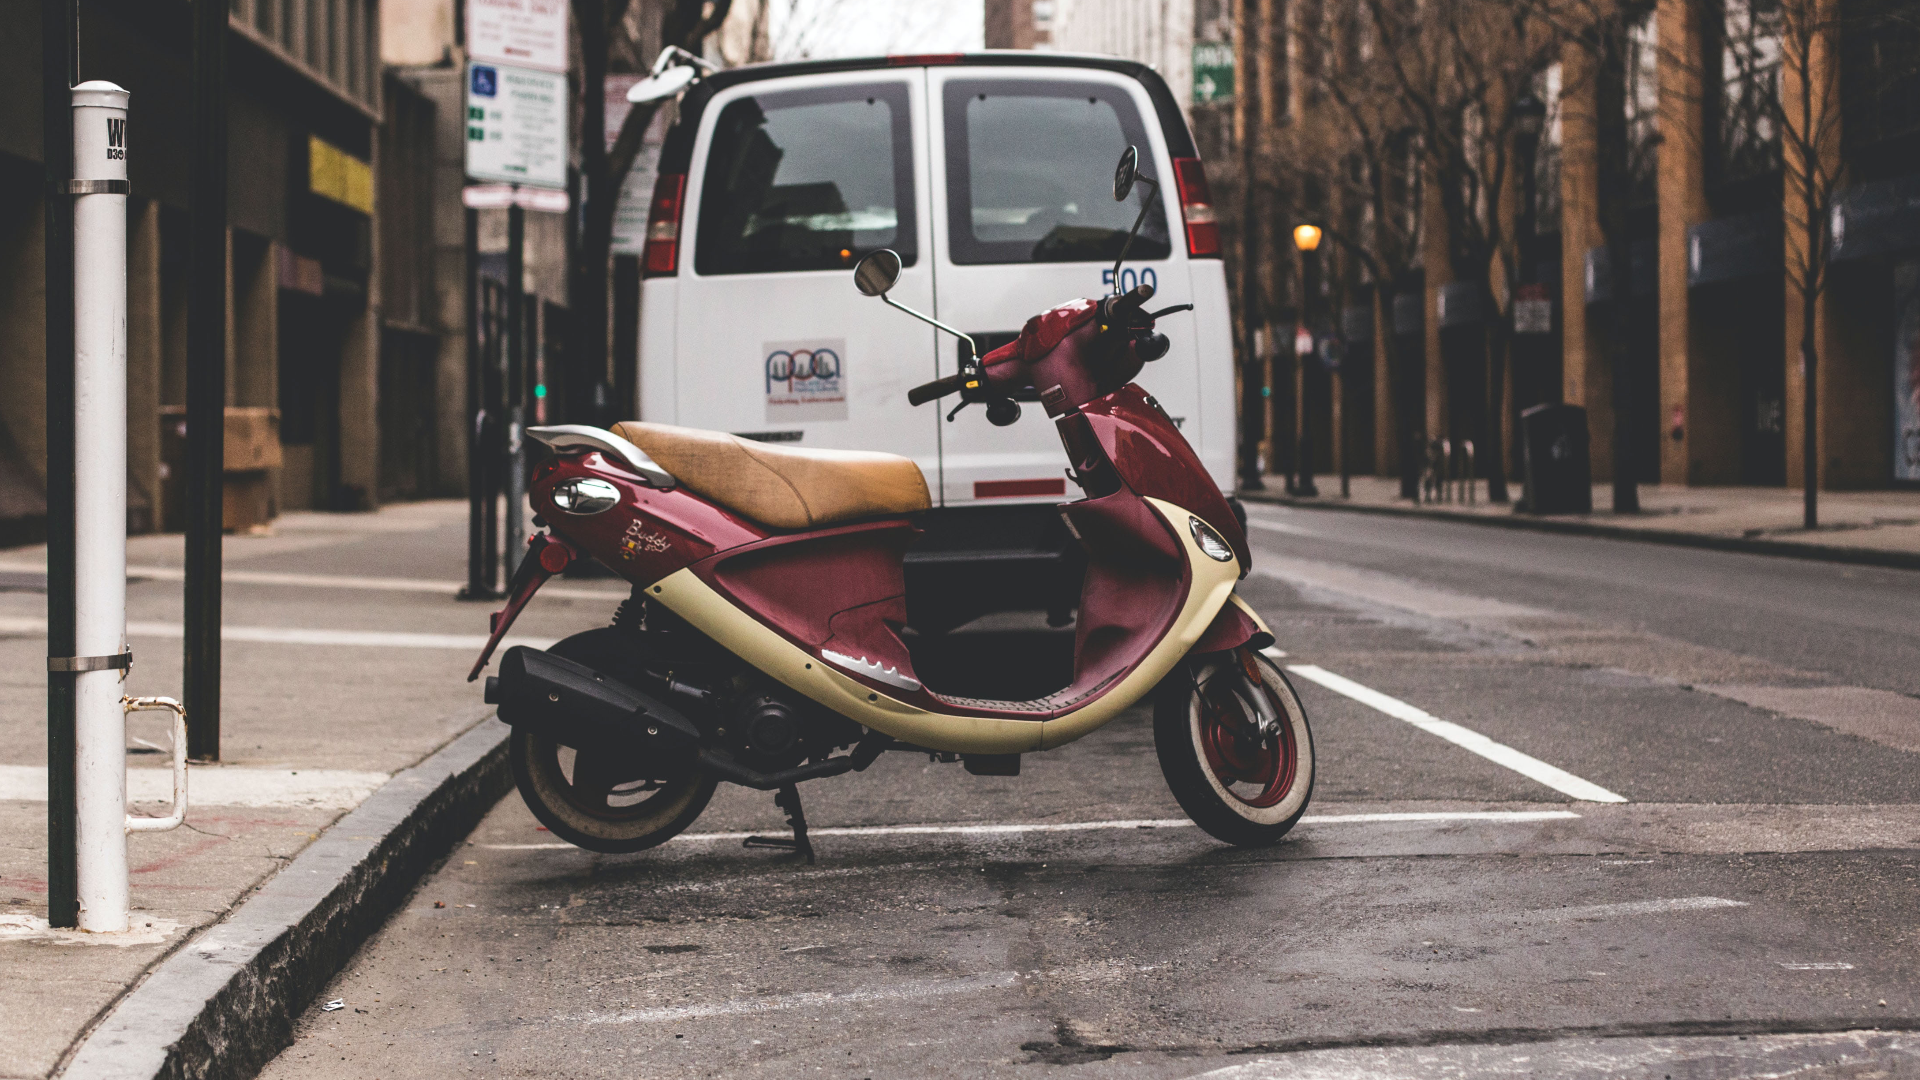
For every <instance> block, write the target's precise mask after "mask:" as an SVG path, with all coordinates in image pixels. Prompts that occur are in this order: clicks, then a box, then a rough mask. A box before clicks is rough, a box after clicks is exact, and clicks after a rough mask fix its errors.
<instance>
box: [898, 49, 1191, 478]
mask: <svg viewBox="0 0 1920 1080" xmlns="http://www.w3.org/2000/svg"><path fill="white" fill-rule="evenodd" d="M927 70H928V89H927V95H928V105H929V112H930V123H929V126H930V127H931V128H932V140H931V141H932V150H933V167H932V170H931V171H932V174H933V184H932V187H933V205H934V206H935V207H936V208H937V210H936V213H935V215H934V216H935V221H934V222H933V232H934V237H935V241H936V244H935V247H936V257H935V260H934V261H935V263H936V267H937V273H936V302H937V306H938V311H939V317H940V319H941V320H942V321H943V322H946V323H948V324H949V325H952V326H955V327H957V328H959V329H961V330H965V331H967V332H968V333H971V334H973V335H974V336H975V338H976V339H977V340H979V341H980V346H981V348H982V349H983V350H984V349H988V348H992V347H994V346H996V345H999V344H1002V343H1004V342H1006V341H1009V340H1011V339H1012V337H1013V335H1014V334H1016V333H1017V332H1018V331H1019V330H1020V328H1021V326H1023V325H1024V324H1025V323H1026V321H1027V319H1029V318H1030V317H1032V316H1034V315H1037V314H1039V313H1040V312H1042V311H1044V310H1046V309H1048V308H1050V307H1052V306H1054V305H1056V304H1060V303H1063V302H1065V301H1068V300H1072V299H1075V298H1077V297H1098V296H1102V295H1104V294H1105V293H1107V292H1108V291H1109V290H1110V289H1111V287H1112V282H1113V278H1112V269H1113V260H1114V259H1115V257H1117V256H1118V255H1119V254H1120V249H1121V246H1122V244H1123V243H1124V242H1125V238H1126V235H1127V230H1128V229H1129V228H1130V227H1131V226H1132V225H1133V221H1134V218H1135V217H1136V216H1137V215H1138V214H1139V213H1140V210H1141V208H1142V207H1143V206H1144V205H1146V200H1147V199H1148V198H1149V195H1150V188H1149V186H1148V185H1146V184H1137V185H1135V187H1134V190H1133V194H1132V195H1131V196H1130V197H1129V199H1128V201H1127V202H1125V203H1116V202H1114V201H1113V194H1112V190H1113V189H1112V183H1113V169H1114V164H1115V162H1117V161H1118V160H1119V159H1120V154H1121V151H1123V150H1125V149H1126V148H1127V147H1128V146H1129V145H1132V146H1137V147H1139V148H1140V175H1142V176H1144V177H1147V178H1149V179H1152V180H1155V181H1158V182H1160V183H1161V184H1162V185H1163V186H1162V190H1161V191H1160V194H1159V197H1158V200H1157V202H1156V203H1155V205H1154V208H1153V210H1152V211H1151V212H1150V213H1149V214H1148V215H1147V218H1146V222H1145V224H1144V225H1143V226H1142V228H1141V231H1140V235H1139V238H1138V239H1137V240H1135V241H1134V244H1133V248H1132V250H1131V251H1130V252H1129V254H1128V259H1127V263H1126V265H1125V267H1123V268H1122V271H1121V280H1120V284H1121V286H1122V287H1123V288H1131V287H1132V286H1133V285H1135V284H1137V283H1138V282H1141V281H1147V282H1151V283H1152V284H1153V285H1154V287H1155V289H1156V290H1157V291H1156V295H1155V299H1154V304H1153V306H1155V307H1160V306H1164V305H1169V304H1181V303H1187V302H1190V301H1191V300H1192V299H1193V297H1192V296H1191V295H1190V294H1191V293H1192V291H1193V287H1192V282H1191V280H1190V278H1189V275H1188V272H1187V261H1188V260H1187V251H1186V244H1185V243H1184V242H1179V241H1176V240H1174V239H1173V238H1176V237H1181V235H1182V234H1181V233H1180V232H1179V231H1178V230H1174V229H1171V228H1170V226H1171V224H1172V223H1173V221H1175V220H1177V219H1176V218H1174V217H1173V214H1175V213H1177V209H1176V208H1175V205H1174V204H1176V203H1177V202H1178V200H1179V196H1178V195H1177V194H1176V193H1175V191H1174V190H1173V183H1172V178H1173V170H1172V167H1171V165H1170V156H1169V154H1168V150H1167V145H1166V139H1165V137H1164V136H1163V134H1162V132H1161V130H1160V124H1159V122H1158V120H1157V118H1156V114H1155V112H1154V107H1153V102H1152V100H1151V98H1150V97H1149V96H1148V94H1147V92H1146V89H1145V88H1144V87H1142V86H1141V85H1140V83H1139V82H1138V81H1137V80H1135V79H1133V78H1131V77H1129V76H1127V75H1124V74H1121V73H1118V72H1111V71H1103V70H1099V69H1096V68H1087V67H1060V68H1045V67H1034V66H1022V67H1005V68H995V67H990V66H972V65H967V66H957V67H933V68H929V69H927ZM1160 329H1161V330H1162V332H1164V333H1166V334H1167V335H1168V337H1169V338H1171V339H1172V344H1173V348H1172V350H1171V351H1170V352H1169V354H1168V355H1167V357H1166V358H1165V359H1162V360H1159V361H1157V362H1155V363H1154V364H1153V365H1151V366H1149V367H1148V368H1147V369H1146V370H1145V371H1144V372H1143V373H1142V374H1141V376H1140V380H1139V381H1140V383H1141V385H1142V386H1144V387H1146V388H1147V390H1148V391H1149V392H1150V393H1152V394H1154V395H1155V396H1156V397H1157V398H1158V399H1159V401H1160V403H1161V405H1162V406H1163V407H1164V408H1165V409H1166V410H1167V412H1168V414H1169V415H1171V416H1173V417H1174V418H1175V419H1176V420H1177V421H1179V422H1181V423H1182V426H1183V427H1184V428H1185V429H1186V434H1187V437H1188V438H1189V439H1190V440H1193V441H1195V442H1196V443H1197V442H1198V439H1197V438H1196V435H1197V432H1196V431H1195V427H1196V425H1194V424H1193V423H1192V422H1191V421H1190V420H1189V418H1197V417H1198V415H1199V412H1198V394H1199V380H1198V377H1197V371H1198V368H1197V362H1196V340H1195V334H1194V322H1193V319H1192V318H1191V317H1189V316H1176V317H1172V318H1169V319H1167V320H1166V321H1165V322H1164V323H1162V324H1161V327H1160ZM957 363H958V354H957V351H956V349H955V348H954V346H953V344H952V343H951V342H946V341H943V342H941V345H940V355H939V368H940V373H941V374H943V375H945V374H950V373H952V372H953V371H954V370H955V366H956V365H957ZM1041 389H1044V388H1041ZM940 456H941V464H942V469H941V474H940V475H941V477H942V488H943V491H942V492H941V497H942V499H943V501H944V503H945V505H947V506H962V505H969V504H973V505H979V504H981V503H1001V502H1058V501H1060V500H1061V499H1063V498H1064V497H1065V496H1066V494H1067V492H1068V490H1069V489H1068V487H1067V482H1066V477H1065V474H1064V469H1063V464H1064V463H1063V462H1062V460H1061V454H1060V440H1059V437H1058V436H1057V435H1056V434H1055V432H1054V429H1053V425H1052V424H1050V423H1048V422H1047V420H1046V418H1045V415H1044V413H1043V412H1042V411H1041V409H1040V407H1039V405H1038V404H1037V403H1035V404H1029V405H1027V406H1026V407H1025V415H1024V416H1023V417H1022V419H1021V420H1020V422H1019V423H1017V424H1015V425H1013V426H1012V427H1008V428H996V427H993V426H992V425H991V424H989V423H988V422H987V419H986V416H985V410H983V409H978V408H974V409H967V410H965V411H963V412H962V413H961V414H960V416H959V417H958V418H957V419H956V420H955V422H953V423H951V424H942V425H941V448H940ZM1077 493H1078V492H1077V489H1075V494H1077Z"/></svg>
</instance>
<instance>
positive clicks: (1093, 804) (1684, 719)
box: [264, 507, 1920, 1080]
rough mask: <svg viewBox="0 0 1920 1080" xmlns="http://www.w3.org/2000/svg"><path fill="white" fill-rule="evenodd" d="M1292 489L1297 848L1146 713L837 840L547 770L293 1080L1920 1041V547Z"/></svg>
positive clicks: (1848, 1059)
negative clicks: (1304, 813)
mask: <svg viewBox="0 0 1920 1080" xmlns="http://www.w3.org/2000/svg"><path fill="white" fill-rule="evenodd" d="M1254 516H1255V519H1256V526H1257V527H1256V529H1255V534H1254V543H1255V547H1256V560H1255V561H1256V573H1255V574H1254V575H1253V576H1251V577H1249V578H1248V579H1247V580H1246V581H1245V582H1243V584H1242V593H1243V595H1244V596H1246V597H1247V598H1248V599H1249V600H1250V601H1251V602H1252V603H1254V604H1255V605H1256V606H1257V607H1258V608H1259V609H1260V610H1261V611H1262V612H1263V614H1264V615H1265V616H1266V618H1267V619H1268V620H1269V622H1270V623H1271V624H1272V625H1273V626H1274V628H1275V631H1276V633H1277V635H1278V636H1279V639H1280V641H1279V648H1281V649H1283V650H1285V651H1286V653H1287V654H1288V655H1287V657H1286V659H1285V660H1284V661H1283V662H1284V663H1286V664H1288V665H1292V666H1294V667H1296V668H1300V669H1305V670H1300V671H1296V673H1295V675H1294V679H1295V682H1296V684H1297V685H1298V686H1299V688H1300V691H1301V694H1302V696H1303V698H1304V699H1305V701H1306V704H1307V708H1308V711H1309V715H1310V716H1311V718H1312V722H1313V727H1314V733H1315V739H1316V743H1317V751H1318V761H1319V777H1318V782H1317V787H1316V793H1315V799H1314V803H1313V805H1312V806H1311V807H1310V809H1309V811H1308V813H1309V815H1310V816H1309V819H1308V820H1307V821H1306V822H1305V823H1303V824H1302V825H1301V826H1300V827H1299V828H1298V829H1297V830H1296V831H1295V833H1294V834H1293V836H1292V837H1291V838H1290V839H1289V840H1288V841H1287V842H1286V843H1284V844H1282V845H1280V846H1279V847H1277V848H1274V849H1270V850H1266V851H1257V852H1243V851H1236V850H1233V849H1229V848H1225V847H1223V846H1221V845H1218V844H1216V843H1213V842H1211V841H1210V840H1209V839H1208V838H1207V837H1205V836H1204V835H1203V834H1201V833H1199V832H1198V830H1196V829H1193V828H1191V827H1187V826H1185V825H1184V823H1183V821H1182V820H1181V815H1180V812H1179V810H1178V808H1177V807H1176V806H1175V805H1174V803H1173V801H1172V799H1171V797H1170V796H1169V795H1168V794H1167V792H1166V789H1165V784H1164V782H1163V780H1162V779H1161V777H1160V773H1159V769H1158V767H1157V765H1156V764H1155V761H1154V756H1153V749H1152V736H1151V730H1150V725H1149V722H1148V718H1147V716H1146V715H1145V714H1144V711H1143V710H1139V709H1136V710H1134V711H1133V712H1132V713H1129V714H1128V715H1126V716H1124V717H1123V718H1121V719H1120V720H1118V721H1116V722H1115V723H1113V724H1111V725H1109V726H1108V727H1107V728H1106V729H1104V730H1102V731H1100V732H1098V733H1096V734H1095V735H1093V736H1091V737H1089V738H1087V739H1085V740H1083V741H1082V742H1080V743H1077V744H1074V745H1071V746H1068V747H1065V748H1063V749H1061V750H1058V751H1054V752H1052V753H1049V754H1044V755H1030V756H1029V757H1028V759H1027V761H1026V767H1025V775H1023V776H1020V777H1018V778H987V777H974V776H969V775H967V774H966V773H964V772H962V771H961V770H960V768H959V766H957V765H941V764H932V763H929V762H927V761H926V760H925V759H924V758H916V757H912V756H909V755H905V754H892V755H888V757H887V758H886V759H883V760H882V761H881V762H880V763H879V764H878V765H876V766H875V767H874V768H873V769H872V770H870V771H868V772H867V773H864V774H859V775H850V776H845V777H840V778H835V779H830V780H825V781H820V782H816V783H813V784H809V785H807V786H805V787H804V788H803V789H802V791H803V794H804V795H805V797H806V801H807V808H808V815H809V818H810V820H811V821H812V822H813V824H814V826H815V828H816V830H817V831H816V844H817V846H818V847H819V849H820V861H819V864H818V865H817V866H813V867H805V866H798V865H795V864H794V863H793V862H792V861H791V860H789V859H786V858H783V857H781V856H779V855H778V854H776V853H770V852H767V851H764V850H745V849H743V848H742V847H741V846H740V843H739V839H738V834H739V833H740V832H742V831H745V830H750V829H763V830H769V831H777V830H778V828H779V827H780V818H779V816H778V814H777V812H776V811H775V810H774V808H773V806H772V805H771V802H770V800H769V799H768V797H767V796H765V795H762V794H759V793H754V792H747V791H743V790H740V789H732V788H723V789H722V792H721V794H720V795H719V796H718V797H716V799H715V800H714V803H713V805H712V807H711V808H710V809H709V810H708V812H707V814H706V816H704V817H703V818H702V819H701V820H700V822H698V823H697V824H696V825H695V826H694V829H693V830H692V832H693V834H694V835H690V836H687V837H683V838H681V839H679V840H676V841H674V842H672V843H670V844H668V845H666V846H665V847H663V848H662V849H659V850H658V851H655V852H652V853H645V854H640V855H634V856H621V857H603V856H596V855H592V854H589V853H586V852H582V851H579V850H577V849H573V848H570V847H567V846H566V845H563V844H559V843H558V842H556V841H555V840H554V839H553V838H552V837H551V835H550V834H547V833H544V832H541V831H539V830H538V828H537V827H536V825H535V822H534V820H533V818H532V816H531V815H530V814H529V813H528V812H527V811H526V809H525V807H524V806H523V805H522V804H521V802H520V800H519V798H518V796H517V795H515V796H509V797H508V798H507V799H506V800H505V801H503V802H502V803H501V804H500V806H499V807H498V808H496V809H495V811H494V812H493V813H492V814H491V815H490V816H489V817H488V819H487V820H486V821H485V822H484V823H483V824H482V825H481V827H480V828H479V829H478V830H476V832H475V833H474V834H473V835H472V836H471V837H470V838H469V839H468V841H467V842H466V843H465V844H464V845H463V846H462V847H460V848H459V849H457V850H456V851H455V852H454V854H453V855H452V856H451V857H450V858H449V859H448V860H447V862H446V863H445V865H444V866H443V867H442V868H441V869H440V870H439V871H438V872H436V873H435V874H434V875H433V876H432V877H430V878H429V879H428V880H427V881H426V882H425V883H424V884H423V885H422V886H421V888H420V889H419V890H418V892H417V893H416V894H415V896H414V897H413V898H412V899H411V900H410V901H409V902H408V903H407V905H406V906H405V908H404V909H403V910H402V911H401V912H399V913H398V914H397V915H396V916H395V917H394V918H393V919H392V921H391V922H390V923H389V924H388V926H387V927H386V928H385V929H384V930H382V931H381V932H380V933H379V935H378V936H377V937H376V938H375V939H373V940H372V941H371V942H369V944H368V945H367V946H366V947H365V948H364V949H363V950H362V951H361V952H360V954H359V955H358V956H356V957H355V958H354V959H353V961H352V962H351V963H350V964H349V965H348V967H347V969H346V970H345V971H344V972H343V973H342V974H341V975H340V976H339V977H338V979H337V980H336V981H335V983H334V984H333V986H332V987H331V988H330V989H328V990H327V991H326V992H325V994H324V995H323V1000H324V999H326V998H339V999H342V1000H343V1001H344V1002H345V1005H346V1007H344V1008H341V1009H339V1010H337V1011H333V1012H322V1011H321V1010H320V1009H319V1008H318V1007H316V1008H315V1009H314V1010H313V1011H312V1012H311V1013H310V1014H309V1015H307V1016H305V1017H303V1018H302V1019H301V1021H300V1024H299V1038H298V1041H297V1043H296V1044H295V1045H294V1046H293V1047H292V1048H291V1049H289V1050H288V1051H286V1052H285V1053H284V1054H282V1055H281V1056H280V1057H279V1058H278V1059H277V1060H276V1061H275V1062H274V1063H273V1064H272V1065H271V1066H270V1067H269V1068H268V1069H267V1070H266V1072H265V1074H264V1075H265V1076H268V1077H273V1078H295V1077H301V1078H305V1077H329V1078H331V1077H339V1076H356V1077H426V1076H446V1075H455V1074H458V1075H467V1074H469V1073H471V1074H475V1075H495V1076H505V1077H536V1076H537V1077H555V1076H567V1077H597V1076H609V1077H612V1076H618V1077H649V1078H652V1077H662V1078H665V1077H696V1076H726V1077H764V1078H774V1077H799V1076H809V1077H810V1076H821V1077H840V1078H862V1077H867V1078H879V1077H889V1078H892V1077H979V1076H1040V1075H1054V1074H1062V1075H1084V1076H1099V1077H1109V1076H1111V1077H1143V1078H1144V1077H1153V1078H1176V1077H1194V1076H1209V1077H1216V1078H1219V1080H1257V1078H1267V1077H1329V1078H1331V1077H1359V1076H1406V1077H1427V1076H1436V1077H1437V1076H1475V1075H1486V1076H1567V1077H1588V1076H1592V1077H1599V1076H1606V1077H1620V1076H1633V1077H1641V1076H1645V1077H1651V1078H1661V1077H1667V1078H1672V1077H1680V1076H1687V1077H1694V1076H1714V1077H1744V1076H1761V1075H1769V1076H1771V1075H1784V1074H1788V1073H1791V1074H1793V1075H1805V1076H1836V1077H1837V1076H1848V1077H1855V1076H1910V1075H1920V1039H1916V1038H1911V1037H1907V1036H1904V1035H1901V1034H1899V1032H1900V1031H1902V1030H1903V1029H1915V1030H1920V941H1916V927H1917V926H1920V891H1916V885H1917V884H1920V772H1916V770H1915V768H1914V766H1915V764H1916V763H1917V762H1920V758H1916V756H1915V754H1916V753H1920V700H1916V699H1915V698H1914V697H1912V696H1911V695H1914V694H1916V693H1920V574H1913V573H1906V572H1901V571H1890V570H1875V569H1862V568H1853V567H1838V566H1831V565H1826V564H1820V563H1811V562H1800V561H1793V560H1786V559H1776V558H1763V557H1754V556H1743V555H1734V554H1726V553H1717V552H1707V551H1694V550H1688V549H1676V548H1669V547H1660V546H1652V545H1639V544H1632V543H1626V542H1618V541H1608V540H1599V539H1589V538H1580V537H1568V536H1555V535H1544V534H1535V533H1522V532H1512V531H1507V530H1499V529H1488V528H1484V527H1473V526H1467V525H1454V524H1446V523H1438V522H1426V521H1417V520H1403V519H1383V518H1379V517H1371V516H1362V515H1354V514H1344V513H1336V512H1318V511H1289V510H1284V509H1280V508H1271V507H1262V508H1256V509H1255V510H1254ZM1034 644H1035V642H1032V641H1024V642H1020V643H1018V647H1017V648H1015V649H1014V652H1015V653H1016V654H1018V655H1041V654H1042V650H1038V649H1035V648H1033V645H1034ZM1330 686H1332V687H1344V688H1346V689H1347V691H1348V692H1346V693H1341V692H1336V690H1335V689H1331V688H1329V687H1330ZM1356 687H1357V688H1358V689H1355V688H1356ZM455 692H457V690H456V691H455ZM1381 695H1385V697H1382V696H1381ZM1357 697H1360V698H1366V699H1367V701H1362V700H1357V699H1356V698H1357ZM1368 702H1371V704H1370V703H1368ZM1376 706H1379V707H1376ZM1383 709H1384V710H1385V711H1383ZM1423 716H1425V717H1428V718H1429V719H1430V720H1433V721H1434V722H1431V723H1430V722H1428V720H1421V719H1420V717H1423ZM1408 717H1411V718H1413V719H1414V720H1415V721H1418V722H1410V721H1409V719H1407V718H1408ZM1440 721H1445V722H1450V723H1451V724H1452V725H1458V726H1457V727H1449V726H1448V725H1447V724H1445V723H1439V722H1440ZM1461 729H1465V732H1466V733H1467V734H1461ZM1477 736H1484V738H1478V739H1476V737H1477ZM1450 738H1451V741H1450ZM1488 740H1491V742H1490V743H1489V742H1488ZM1528 762H1533V763H1534V764H1531V765H1530V764H1528ZM1536 766H1538V767H1537V768H1536ZM1541 777H1546V778H1547V781H1546V782H1543V780H1542V779H1541ZM1556 778H1558V779H1556ZM1582 785H1584V786H1582ZM1569 790H1573V791H1579V792H1585V793H1587V795H1588V798H1587V799H1586V800H1581V799H1575V798H1573V797H1571V796H1570V795H1569V794H1568V793H1567V792H1568V791H1569ZM1595 792H1598V795H1595V794H1593V793H1595ZM1598 798H1605V799H1607V800H1609V801H1592V800H1593V799H1598ZM906 824H916V825H931V826H936V828H935V829H933V830H931V831H929V830H922V831H903V830H900V829H898V828H897V826H901V825H906ZM981 825H995V826H1039V825H1044V826H1050V828H1046V829H1030V828H1016V829H991V830H988V829H980V828H977V826H981ZM841 830H845V831H841ZM729 834H731V835H729Z"/></svg>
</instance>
